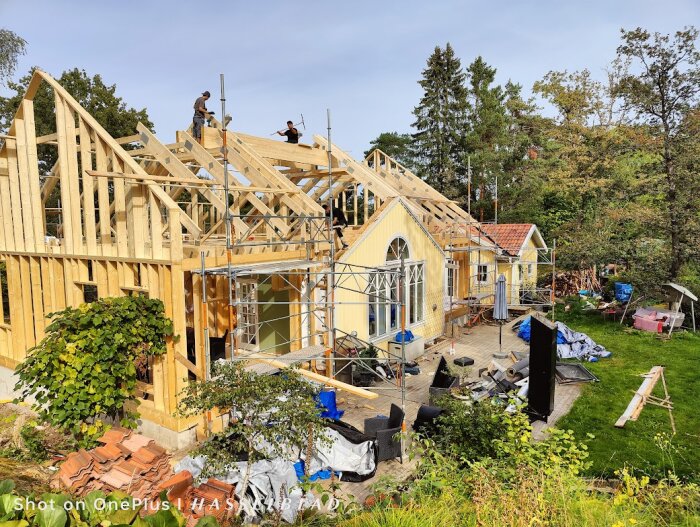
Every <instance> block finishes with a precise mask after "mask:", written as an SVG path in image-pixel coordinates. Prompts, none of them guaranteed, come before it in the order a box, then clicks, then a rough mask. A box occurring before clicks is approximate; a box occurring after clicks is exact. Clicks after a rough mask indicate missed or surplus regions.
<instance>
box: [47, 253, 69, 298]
mask: <svg viewBox="0 0 700 527" xmlns="http://www.w3.org/2000/svg"><path fill="white" fill-rule="evenodd" d="M49 262H50V266H51V269H52V272H51V274H52V275H53V279H54V302H55V305H56V308H55V309H56V311H61V310H63V309H65V308H66V286H65V274H64V272H63V267H64V266H63V259H59V258H50V259H49Z"/></svg>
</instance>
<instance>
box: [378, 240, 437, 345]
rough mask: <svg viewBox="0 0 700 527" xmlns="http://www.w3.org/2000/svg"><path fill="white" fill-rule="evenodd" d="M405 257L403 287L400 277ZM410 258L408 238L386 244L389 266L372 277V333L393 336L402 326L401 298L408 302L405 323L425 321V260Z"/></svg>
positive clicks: (402, 300) (405, 303)
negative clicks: (412, 259)
mask: <svg viewBox="0 0 700 527" xmlns="http://www.w3.org/2000/svg"><path fill="white" fill-rule="evenodd" d="M401 260H403V261H404V263H405V267H404V277H403V291H402V287H401V280H400V277H399V272H398V271H399V269H400V264H401ZM410 260H411V250H410V248H409V246H408V242H407V241H406V240H405V239H403V238H401V237H400V236H397V237H396V238H394V239H393V240H391V243H390V244H389V246H388V247H387V250H386V260H385V261H386V266H385V267H383V268H381V269H379V270H377V271H376V272H373V273H371V275H370V278H369V287H368V289H369V291H368V292H369V335H370V337H371V338H381V337H384V336H391V335H393V334H394V332H396V331H398V330H399V329H401V302H403V304H404V306H405V315H406V317H405V322H406V326H412V325H413V324H416V323H419V322H423V320H424V309H423V303H424V298H425V282H424V263H423V262H414V261H410Z"/></svg>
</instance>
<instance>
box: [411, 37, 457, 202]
mask: <svg viewBox="0 0 700 527" xmlns="http://www.w3.org/2000/svg"><path fill="white" fill-rule="evenodd" d="M465 80H466V75H465V73H464V71H463V70H462V65H461V63H460V60H459V58H457V57H456V56H455V53H454V50H453V49H452V46H450V44H449V43H448V44H447V45H446V46H445V49H442V48H440V47H439V46H436V47H435V51H433V54H432V55H430V58H428V64H427V67H426V68H425V69H424V70H423V78H422V79H421V80H420V81H418V84H420V86H421V87H422V88H423V92H424V93H423V97H422V98H421V100H420V103H419V104H418V106H416V108H415V109H414V110H413V115H414V116H415V117H416V121H415V122H414V123H413V127H414V128H415V129H416V133H415V134H414V135H413V144H412V150H413V156H414V159H415V165H416V168H417V170H418V174H419V175H420V176H421V177H422V178H423V179H424V180H425V181H426V182H427V183H429V184H430V185H432V186H433V188H435V189H436V190H438V191H439V192H441V193H442V194H444V195H445V196H447V197H448V198H450V199H454V200H456V201H460V202H466V196H465V194H466V192H465V189H466V156H465V150H464V147H465V142H464V131H465V126H466V115H467V90H466V87H465Z"/></svg>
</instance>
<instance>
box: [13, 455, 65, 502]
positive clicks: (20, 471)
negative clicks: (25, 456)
mask: <svg viewBox="0 0 700 527" xmlns="http://www.w3.org/2000/svg"><path fill="white" fill-rule="evenodd" d="M52 473H53V472H52V471H51V470H50V469H49V468H48V467H45V466H43V465H38V464H36V463H33V462H31V461H15V460H14V459H7V458H3V457H0V481H2V480H5V479H11V480H12V481H14V482H15V489H16V490H17V492H19V493H20V494H29V493H38V494H41V493H43V492H50V491H51V489H50V487H49V480H50V478H51V474H52Z"/></svg>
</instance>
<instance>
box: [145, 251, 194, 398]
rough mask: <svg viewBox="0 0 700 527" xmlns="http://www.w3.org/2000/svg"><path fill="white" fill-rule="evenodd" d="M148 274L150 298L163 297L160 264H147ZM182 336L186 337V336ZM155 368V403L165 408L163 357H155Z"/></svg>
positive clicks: (153, 367)
mask: <svg viewBox="0 0 700 527" xmlns="http://www.w3.org/2000/svg"><path fill="white" fill-rule="evenodd" d="M145 267H146V273H147V275H148V294H149V297H150V298H161V289H160V277H159V269H160V266H159V265H150V264H148V265H146V266H145ZM182 338H185V337H184V336H183V337H182ZM152 369H153V404H154V406H155V407H156V408H157V409H159V410H165V371H164V369H163V357H154V358H153V363H152Z"/></svg>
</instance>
